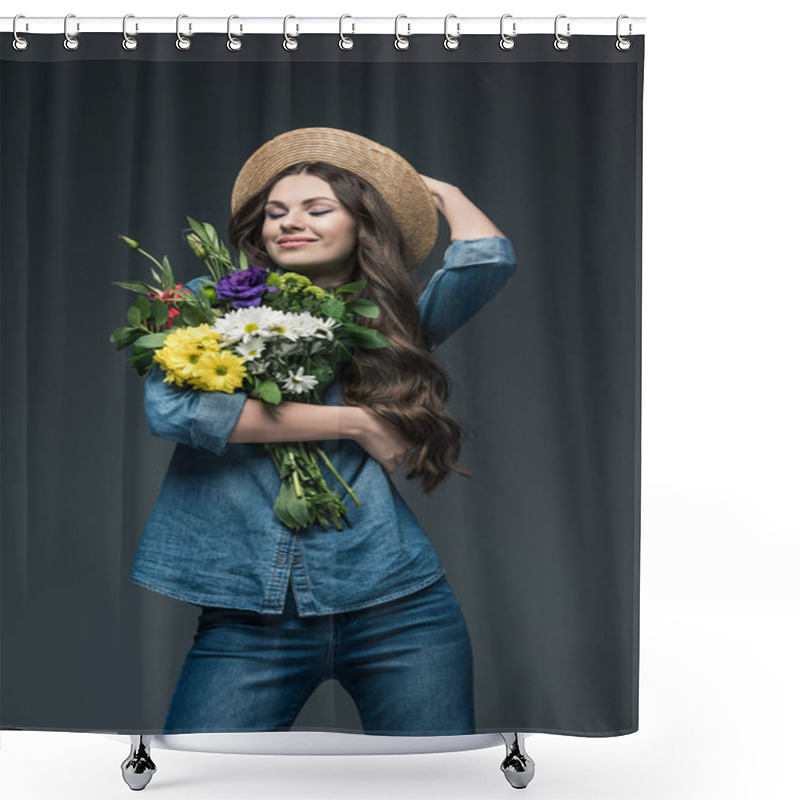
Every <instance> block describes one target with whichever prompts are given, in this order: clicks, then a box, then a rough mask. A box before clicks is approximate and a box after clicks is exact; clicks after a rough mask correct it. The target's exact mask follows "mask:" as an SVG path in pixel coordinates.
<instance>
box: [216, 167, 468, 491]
mask: <svg viewBox="0 0 800 800" xmlns="http://www.w3.org/2000/svg"><path fill="white" fill-rule="evenodd" d="M301 173H307V174H311V175H316V176H317V177H319V178H322V179H323V180H325V181H327V182H328V184H329V185H330V187H331V189H332V190H333V192H334V194H335V195H336V197H337V198H338V200H339V202H340V203H341V204H342V205H343V206H344V207H345V208H346V209H347V210H348V211H349V212H350V213H351V214H352V215H353V217H354V218H355V220H356V223H357V244H356V252H355V256H356V258H355V264H354V267H353V270H352V272H351V274H350V275H349V276H348V277H347V278H346V279H345V280H343V281H341V282H340V283H339V284H337V285H339V286H341V285H344V284H345V283H349V282H351V281H359V280H366V281H367V285H366V287H365V288H364V290H363V291H362V292H360V293H358V294H357V295H350V296H351V297H364V298H367V299H368V300H371V301H372V302H374V303H375V304H376V305H377V306H378V308H379V309H380V314H379V316H378V318H377V319H372V318H368V317H359V318H358V323H359V325H363V326H365V327H370V328H377V329H378V330H379V331H380V332H381V333H382V334H384V336H386V338H387V339H389V341H390V342H391V343H392V347H384V348H377V349H370V348H359V347H357V348H354V360H353V361H350V362H346V363H345V364H343V365H342V368H341V373H340V377H341V380H342V402H343V403H344V404H345V405H357V406H365V407H367V408H368V409H369V410H370V411H372V412H373V413H374V414H375V415H377V416H379V417H381V418H382V419H384V420H386V421H387V422H389V423H391V424H392V425H394V426H396V427H397V428H398V429H399V430H400V431H401V432H402V433H403V435H404V436H405V437H406V438H407V439H408V440H409V441H411V442H413V444H414V446H415V448H416V449H414V450H413V451H412V453H411V454H410V456H409V459H408V461H407V462H405V463H406V464H407V465H408V466H409V467H410V469H409V471H408V472H407V473H406V478H408V479H409V480H410V479H413V478H418V477H421V478H422V489H423V491H424V492H426V493H428V492H430V491H431V490H432V489H434V488H435V487H436V486H438V485H439V483H441V481H443V480H444V479H445V477H446V476H447V474H448V473H449V472H455V473H458V474H459V475H463V476H465V477H471V476H472V472H471V471H470V470H467V469H463V468H462V467H460V466H458V464H457V463H456V461H457V459H458V455H459V453H460V451H461V442H462V439H463V438H464V435H465V433H466V428H465V427H464V426H463V425H462V424H461V423H460V422H459V421H458V420H457V419H456V418H455V417H453V416H452V415H451V414H450V413H449V411H448V410H447V405H446V404H447V400H448V399H449V397H450V392H451V382H450V378H449V376H448V374H447V372H446V371H445V370H444V369H443V368H442V367H441V366H440V365H439V364H438V362H437V361H436V360H435V359H434V358H433V356H432V355H431V353H430V352H428V350H427V349H426V347H425V341H424V337H423V329H422V322H421V320H420V316H419V309H418V307H417V291H416V287H415V286H414V283H413V282H412V280H411V277H410V274H409V271H408V268H407V267H406V261H407V253H406V248H405V246H404V242H403V238H402V236H401V233H400V229H399V228H398V226H397V223H396V222H395V221H394V218H393V216H392V212H391V210H390V209H389V206H388V205H387V204H386V201H385V200H384V199H383V197H382V196H381V194H380V193H379V192H378V191H377V190H376V189H375V187H374V186H372V184H371V183H369V182H368V181H365V180H364V179H363V178H361V177H360V176H358V175H356V174H355V173H353V172H350V171H349V170H347V169H343V168H341V167H337V166H334V165H333V164H329V163H328V162H325V161H313V162H311V161H303V162H300V163H297V164H293V165H292V166H290V167H288V168H286V169H284V170H283V171H282V172H279V173H278V174H277V175H275V176H274V177H273V178H272V180H270V181H269V183H267V184H266V185H265V186H264V187H263V188H262V189H261V191H260V192H258V194H256V195H254V196H253V197H251V198H250V200H248V201H247V202H246V203H244V204H243V205H242V206H241V207H240V208H239V209H238V210H237V212H236V213H235V214H234V215H233V216H232V217H231V220H230V222H229V224H228V239H229V241H230V242H231V243H232V244H233V246H234V247H235V248H237V249H238V250H240V251H242V252H244V254H245V255H246V256H247V262H248V264H251V265H257V266H260V267H263V268H264V269H268V270H271V271H274V270H275V269H276V268H279V265H276V264H275V263H274V262H273V261H272V259H271V258H270V257H269V255H268V254H267V251H266V248H265V245H264V242H263V240H262V237H261V230H262V226H263V223H264V206H265V205H266V202H267V199H268V198H269V194H270V192H271V191H272V187H273V186H274V185H275V184H276V183H277V182H278V181H279V180H281V179H282V178H285V177H286V176H287V175H298V174H301ZM359 362H361V363H359Z"/></svg>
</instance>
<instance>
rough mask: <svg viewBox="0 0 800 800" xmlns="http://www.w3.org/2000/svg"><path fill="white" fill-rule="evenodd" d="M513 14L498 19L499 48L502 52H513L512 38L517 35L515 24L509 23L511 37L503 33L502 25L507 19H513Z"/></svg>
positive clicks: (513, 41) (514, 42) (513, 43)
mask: <svg viewBox="0 0 800 800" xmlns="http://www.w3.org/2000/svg"><path fill="white" fill-rule="evenodd" d="M513 16H514V15H513V14H503V16H502V17H500V48H501V49H502V50H513V49H514V45H515V44H516V41H515V40H514V38H513V37H514V36H516V35H517V23H516V22H512V23H511V36H509V35H508V34H506V33H504V32H503V23H504V22H505V21H506V19H508V17H513Z"/></svg>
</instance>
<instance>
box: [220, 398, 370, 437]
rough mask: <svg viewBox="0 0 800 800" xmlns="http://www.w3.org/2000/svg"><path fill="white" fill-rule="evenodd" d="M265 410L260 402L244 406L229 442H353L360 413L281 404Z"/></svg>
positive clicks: (353, 408)
mask: <svg viewBox="0 0 800 800" xmlns="http://www.w3.org/2000/svg"><path fill="white" fill-rule="evenodd" d="M274 408H275V409H276V411H277V413H276V411H272V410H269V409H267V408H266V407H265V406H264V404H263V403H262V402H261V401H260V400H254V399H253V398H250V397H249V398H248V399H247V400H245V402H244V407H243V408H242V413H241V414H240V415H239V421H238V422H237V423H236V426H235V427H234V429H233V430H232V431H231V435H230V436H229V437H228V441H229V442H313V441H317V440H320V439H356V438H358V435H359V433H360V432H361V430H362V423H363V418H364V414H365V412H364V410H363V409H361V408H359V407H358V406H325V405H315V404H312V403H292V402H283V403H280V404H279V405H277V406H274Z"/></svg>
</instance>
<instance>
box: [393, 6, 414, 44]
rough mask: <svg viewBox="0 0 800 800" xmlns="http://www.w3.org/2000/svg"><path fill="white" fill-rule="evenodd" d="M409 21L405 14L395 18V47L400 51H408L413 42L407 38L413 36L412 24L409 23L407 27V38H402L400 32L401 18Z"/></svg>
mask: <svg viewBox="0 0 800 800" xmlns="http://www.w3.org/2000/svg"><path fill="white" fill-rule="evenodd" d="M401 17H402V18H403V19H408V17H407V16H406V15H405V14H398V15H397V16H396V17H395V18H394V46H395V47H396V48H397V49H398V50H408V48H409V47H411V42H410V41H409V40H408V39H406V36H411V23H410V22H407V23H406V25H407V26H408V31H407V32H406V36H401V35H400V31H399V30H398V23H399V22H400V18H401Z"/></svg>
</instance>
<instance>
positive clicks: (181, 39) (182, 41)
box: [175, 14, 192, 50]
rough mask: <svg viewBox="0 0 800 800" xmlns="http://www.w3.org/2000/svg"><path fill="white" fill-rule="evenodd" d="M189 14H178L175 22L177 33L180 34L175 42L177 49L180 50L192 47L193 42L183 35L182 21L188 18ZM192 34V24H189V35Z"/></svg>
mask: <svg viewBox="0 0 800 800" xmlns="http://www.w3.org/2000/svg"><path fill="white" fill-rule="evenodd" d="M188 16H189V15H188V14H178V17H177V19H176V20H175V33H176V34H178V38H177V39H176V40H175V47H177V48H178V50H188V49H189V48H190V47H191V46H192V40H191V39H187V38H186V37H185V36H183V35H182V34H181V20H182V19H183V18H184V17H188ZM191 32H192V23H191V22H190V23H189V33H191Z"/></svg>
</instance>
